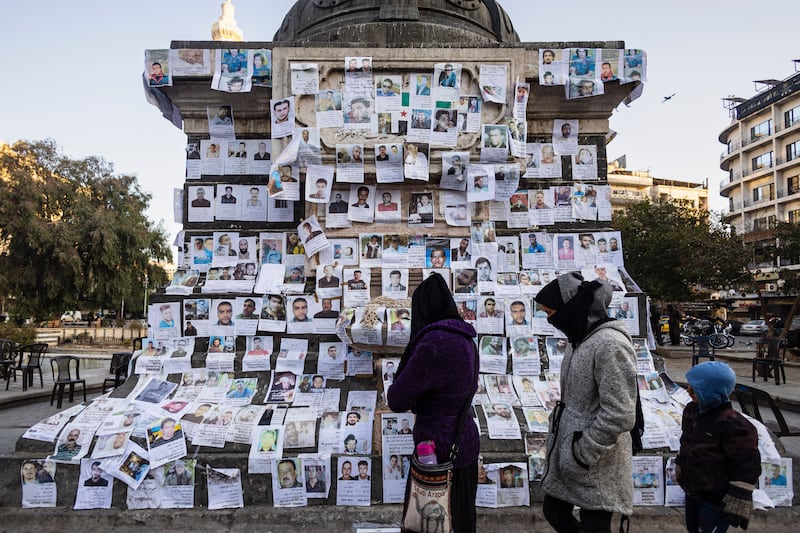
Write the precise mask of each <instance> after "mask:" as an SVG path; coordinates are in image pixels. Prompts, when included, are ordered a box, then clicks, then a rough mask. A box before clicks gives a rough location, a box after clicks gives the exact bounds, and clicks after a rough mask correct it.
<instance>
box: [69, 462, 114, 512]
mask: <svg viewBox="0 0 800 533" xmlns="http://www.w3.org/2000/svg"><path fill="white" fill-rule="evenodd" d="M113 491H114V479H113V478H112V477H111V476H110V475H108V474H106V473H105V471H104V470H103V468H102V467H101V463H100V461H96V460H94V459H81V470H80V475H79V476H78V490H77V491H76V493H75V505H74V506H73V509H110V508H111V495H112V493H113Z"/></svg>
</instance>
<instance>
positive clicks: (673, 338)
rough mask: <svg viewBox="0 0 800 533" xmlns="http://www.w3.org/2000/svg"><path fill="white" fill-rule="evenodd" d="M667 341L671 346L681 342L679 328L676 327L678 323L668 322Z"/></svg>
mask: <svg viewBox="0 0 800 533" xmlns="http://www.w3.org/2000/svg"><path fill="white" fill-rule="evenodd" d="M669 342H670V344H672V345H673V346H678V345H679V344H680V343H681V330H680V329H678V324H676V323H673V322H670V323H669Z"/></svg>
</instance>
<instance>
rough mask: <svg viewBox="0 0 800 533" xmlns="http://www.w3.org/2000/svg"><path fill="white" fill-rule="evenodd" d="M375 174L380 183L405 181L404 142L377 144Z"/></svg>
mask: <svg viewBox="0 0 800 533" xmlns="http://www.w3.org/2000/svg"><path fill="white" fill-rule="evenodd" d="M375 175H376V178H377V182H378V183H401V182H402V181H403V145H402V144H400V143H389V144H376V145H375Z"/></svg>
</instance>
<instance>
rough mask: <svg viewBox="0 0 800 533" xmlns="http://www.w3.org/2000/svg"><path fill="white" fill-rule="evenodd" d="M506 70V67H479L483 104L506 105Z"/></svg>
mask: <svg viewBox="0 0 800 533" xmlns="http://www.w3.org/2000/svg"><path fill="white" fill-rule="evenodd" d="M507 70H508V67H507V66H506V65H481V66H480V86H481V96H483V100H484V101H485V102H495V103H498V104H504V103H506V87H507V77H508V76H507Z"/></svg>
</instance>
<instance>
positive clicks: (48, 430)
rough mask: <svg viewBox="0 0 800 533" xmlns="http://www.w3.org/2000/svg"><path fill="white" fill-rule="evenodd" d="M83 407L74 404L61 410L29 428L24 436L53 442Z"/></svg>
mask: <svg viewBox="0 0 800 533" xmlns="http://www.w3.org/2000/svg"><path fill="white" fill-rule="evenodd" d="M83 409H84V406H83V405H74V406H72V407H70V408H69V409H65V410H63V411H59V412H58V413H55V414H53V415H51V416H49V417H47V418H45V419H44V420H42V421H40V422H37V423H36V424H34V425H33V426H31V427H30V428H28V430H26V431H25V433H24V434H23V435H22V436H23V437H24V438H26V439H32V440H40V441H44V442H53V441H55V440H56V437H58V434H59V433H60V432H61V430H62V429H63V428H64V426H65V425H66V424H67V422H69V419H70V417H72V416H75V415H77V414H78V413H80V412H81V411H83Z"/></svg>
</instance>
